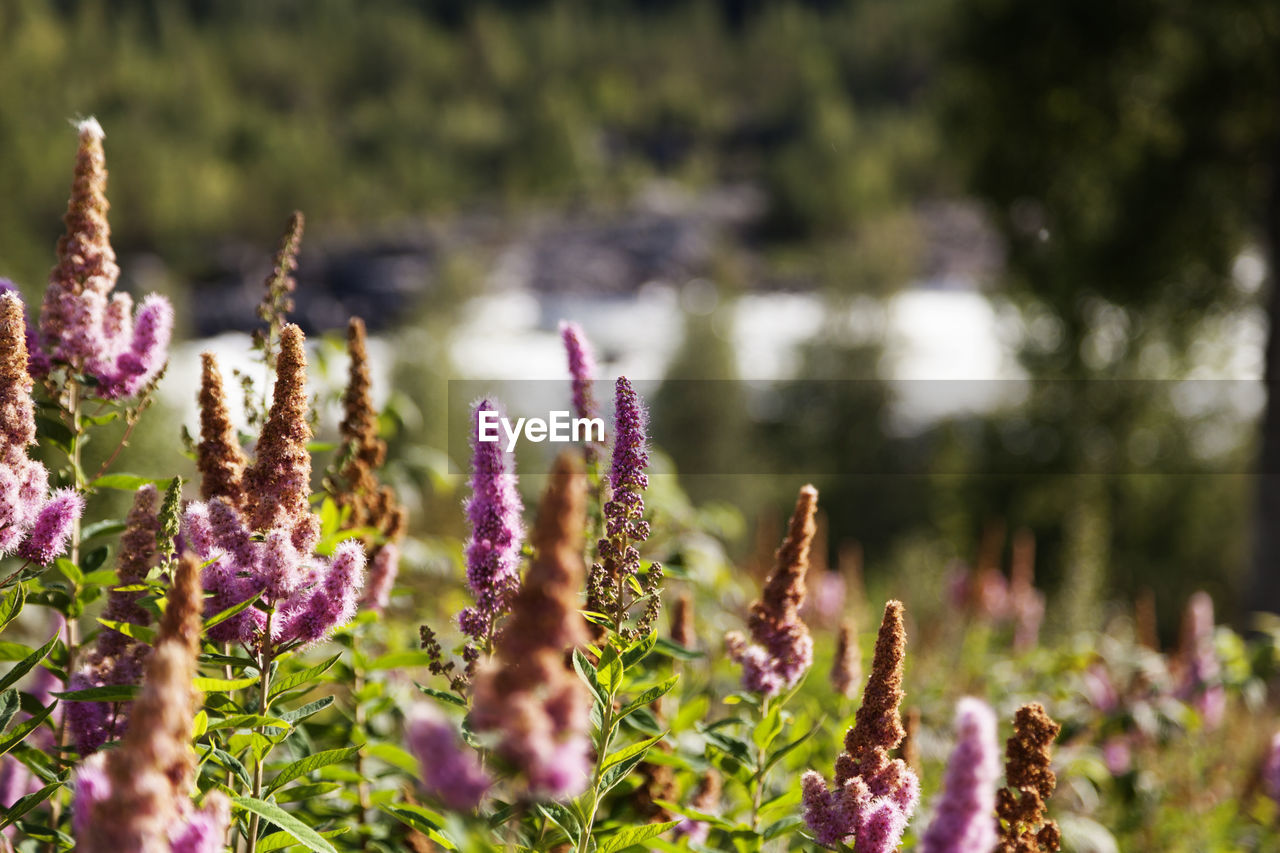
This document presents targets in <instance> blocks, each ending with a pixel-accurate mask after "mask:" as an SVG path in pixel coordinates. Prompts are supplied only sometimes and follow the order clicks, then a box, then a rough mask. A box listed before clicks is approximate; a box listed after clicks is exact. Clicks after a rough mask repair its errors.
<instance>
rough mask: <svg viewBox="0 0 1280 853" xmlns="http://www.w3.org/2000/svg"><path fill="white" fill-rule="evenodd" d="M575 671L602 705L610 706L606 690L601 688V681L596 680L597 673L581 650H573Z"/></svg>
mask: <svg viewBox="0 0 1280 853" xmlns="http://www.w3.org/2000/svg"><path fill="white" fill-rule="evenodd" d="M573 669H574V671H575V672H577V673H578V677H579V678H581V679H582V680H583V681H584V682H586V685H587V686H588V687H590V688H591V692H592V693H594V694H595V697H596V698H597V699H599V700H600V701H601V702H602V703H604V704H608V702H609V697H608V696H606V695H605V693H604V690H603V689H602V688H601V687H600V680H599V679H598V678H596V671H595V668H594V667H593V666H591V661H589V660H587V656H586V655H585V654H583V653H582V650H581V649H574V650H573Z"/></svg>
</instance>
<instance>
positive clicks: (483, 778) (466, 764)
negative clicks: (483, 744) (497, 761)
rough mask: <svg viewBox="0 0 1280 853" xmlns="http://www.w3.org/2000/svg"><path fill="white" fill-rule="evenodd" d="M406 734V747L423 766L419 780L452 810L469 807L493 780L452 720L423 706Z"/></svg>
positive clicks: (415, 715)
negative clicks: (459, 733) (407, 746)
mask: <svg viewBox="0 0 1280 853" xmlns="http://www.w3.org/2000/svg"><path fill="white" fill-rule="evenodd" d="M405 735H406V738H407V740H408V744H409V751H410V752H411V753H413V755H414V756H415V757H416V758H417V759H418V762H419V764H421V766H422V784H423V786H424V787H425V788H426V789H427V791H428V792H430V793H431V795H432V796H434V797H435V798H436V799H438V800H439V801H440V802H442V803H444V804H445V805H446V806H448V807H449V808H451V809H453V810H455V811H471V810H472V809H474V808H475V807H476V806H478V805H479V804H480V800H481V799H482V798H483V797H484V795H485V792H486V791H488V790H489V788H490V786H491V785H492V784H493V782H492V780H491V779H490V778H489V774H487V773H485V771H484V768H483V767H481V766H480V760H479V757H478V756H477V754H476V753H475V752H473V751H472V750H471V749H469V748H468V747H467V746H465V745H464V744H463V743H462V740H461V739H460V738H459V736H458V731H457V729H456V728H455V727H454V726H453V724H451V723H450V722H449V721H448V720H446V719H445V718H444V717H442V716H440V714H438V713H437V712H436V711H434V710H433V709H431V708H428V707H426V706H422V707H420V708H418V709H417V710H416V711H415V712H414V714H413V716H412V717H411V718H410V720H409V724H408V726H407V727H406V731H405Z"/></svg>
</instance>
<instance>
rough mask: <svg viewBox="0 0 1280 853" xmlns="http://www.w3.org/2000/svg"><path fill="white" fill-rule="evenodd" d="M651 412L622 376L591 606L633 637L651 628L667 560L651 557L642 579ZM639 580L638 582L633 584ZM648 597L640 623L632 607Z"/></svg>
mask: <svg viewBox="0 0 1280 853" xmlns="http://www.w3.org/2000/svg"><path fill="white" fill-rule="evenodd" d="M646 428H647V416H646V414H645V410H644V408H643V406H642V404H641V402H640V397H639V395H637V394H636V392H635V390H634V389H633V388H632V387H631V383H630V382H629V381H628V380H627V378H626V377H625V376H624V377H620V378H619V379H618V382H617V394H616V399H615V408H614V432H613V460H612V464H611V466H610V469H609V488H610V490H611V497H610V499H609V501H608V502H607V503H605V505H604V527H605V529H604V537H603V538H601V539H600V541H599V542H598V543H597V544H596V551H597V554H598V555H599V559H598V561H597V562H596V563H595V564H594V565H593V566H592V568H591V576H590V578H589V580H588V583H589V586H588V594H589V598H588V602H587V608H588V609H589V610H591V611H593V612H594V613H597V614H600V615H601V616H603V617H604V618H607V619H608V620H610V623H611V626H612V628H613V630H614V631H615V632H617V633H618V634H620V635H621V636H623V637H624V638H626V639H632V640H634V639H635V638H637V637H640V636H643V635H644V634H647V633H648V632H649V629H650V628H651V627H652V625H653V621H654V620H655V619H656V618H657V616H658V610H659V608H660V607H661V599H660V596H659V593H660V590H659V586H658V585H659V584H660V583H661V582H662V565H661V564H660V563H656V562H655V563H651V564H650V565H649V570H648V571H647V572H646V573H645V574H644V578H643V580H640V578H639V575H640V569H641V563H640V551H639V549H638V548H637V547H636V546H637V545H639V544H641V543H643V542H644V541H645V540H646V539H648V538H649V522H648V521H646V520H645V518H644V490H645V489H647V488H648V487H649V476H648V474H647V473H646V469H647V468H648V466H649V453H648V435H647V431H646ZM632 583H636V585H637V586H636V587H633V586H632ZM640 602H645V609H644V611H643V612H642V613H641V614H640V615H639V617H638V618H637V620H636V624H635V625H628V624H627V620H628V619H629V617H630V611H631V608H632V607H634V606H635V605H636V604H638V603H640Z"/></svg>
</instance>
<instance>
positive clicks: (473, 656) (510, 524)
mask: <svg viewBox="0 0 1280 853" xmlns="http://www.w3.org/2000/svg"><path fill="white" fill-rule="evenodd" d="M485 412H496V413H498V415H499V417H501V414H502V408H501V406H499V405H498V403H497V402H496V401H494V400H492V399H487V398H486V399H482V400H480V401H479V402H477V403H476V404H475V407H474V409H473V410H472V427H473V430H472V434H471V447H472V456H471V498H470V499H469V500H468V501H467V520H468V521H469V522H470V523H471V536H470V538H469V539H467V544H466V563H467V583H468V585H469V586H470V587H471V594H472V595H473V596H474V597H475V602H476V603H475V605H474V606H472V607H468V608H466V609H465V610H463V611H462V613H460V614H459V615H458V625H459V627H461V628H462V632H463V633H464V634H466V635H467V636H468V637H470V638H471V642H470V643H468V645H467V647H466V649H464V651H463V656H464V658H465V659H466V661H467V674H468V676H470V675H472V674H473V673H474V671H475V667H476V664H477V662H478V661H479V659H480V656H481V655H482V654H485V655H487V654H490V653H492V651H493V639H494V633H495V631H496V630H497V627H498V623H499V622H500V621H501V620H502V618H503V617H504V616H505V615H506V614H507V613H508V612H509V611H510V609H511V602H512V600H513V599H514V597H515V595H516V591H517V590H518V589H519V588H520V547H521V545H522V543H523V541H524V523H523V522H522V521H521V518H520V516H521V514H522V513H523V511H524V505H523V504H522V503H521V501H520V493H519V492H518V491H517V490H516V472H515V460H514V459H513V458H512V456H511V454H510V453H509V452H507V451H506V450H504V449H503V448H502V446H501V444H500V443H499V442H497V441H481V440H480V419H481V416H482V414H483V413H485Z"/></svg>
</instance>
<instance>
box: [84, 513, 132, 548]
mask: <svg viewBox="0 0 1280 853" xmlns="http://www.w3.org/2000/svg"><path fill="white" fill-rule="evenodd" d="M124 526H125V525H124V520H123V519H119V518H112V519H107V520H105V521H95V522H94V523H93V524H87V525H85V528H84V530H83V531H81V533H80V543H81V544H82V545H83V544H85V543H86V542H88V541H89V540H90V539H96V538H98V537H99V536H115V535H116V534H117V533H121V532H123V531H124Z"/></svg>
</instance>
